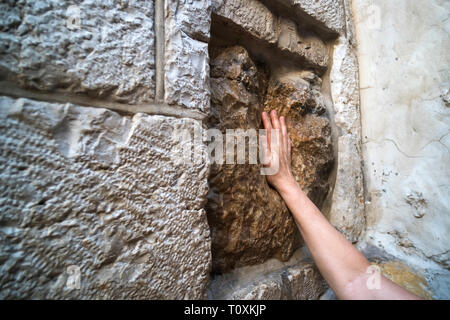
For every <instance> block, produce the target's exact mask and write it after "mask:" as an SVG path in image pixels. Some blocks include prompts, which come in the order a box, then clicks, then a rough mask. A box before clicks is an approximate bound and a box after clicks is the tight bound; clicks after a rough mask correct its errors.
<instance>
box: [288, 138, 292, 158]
mask: <svg viewBox="0 0 450 320" xmlns="http://www.w3.org/2000/svg"><path fill="white" fill-rule="evenodd" d="M291 149H292V142H291V138H289V135H288V156H289V160H290V159H291Z"/></svg>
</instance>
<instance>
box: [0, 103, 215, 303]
mask: <svg viewBox="0 0 450 320" xmlns="http://www.w3.org/2000/svg"><path fill="white" fill-rule="evenodd" d="M0 116H1V119H2V120H1V121H0V135H1V137H0V144H1V147H0V172H1V173H0V180H1V184H0V185H1V186H0V206H1V211H0V212H1V214H0V221H1V222H0V246H1V248H2V250H1V253H0V261H1V266H0V287H1V288H2V289H1V291H0V297H1V298H2V299H11V298H15V299H19V298H20V299H23V298H43V299H60V298H77V299H78V298H82V299H170V298H177V299H180V298H203V297H205V289H206V287H207V284H208V280H209V270H210V264H211V251H210V250H211V247H210V236H209V227H208V224H207V220H206V214H205V212H204V210H203V209H202V208H203V206H204V202H205V200H206V194H207V190H208V186H207V174H208V166H207V164H205V163H206V162H192V163H189V162H179V161H177V158H176V157H173V150H174V149H176V148H175V147H176V146H177V145H176V141H175V140H173V139H172V136H173V134H174V130H176V129H189V130H190V129H192V128H193V127H194V126H199V125H200V124H199V123H198V122H197V121H195V120H191V119H176V118H171V117H163V116H148V115H144V114H136V115H135V116H133V117H128V116H120V115H118V114H117V113H115V112H112V111H108V110H106V109H93V108H83V107H78V106H75V105H71V104H66V105H62V104H49V103H43V102H35V101H32V100H27V99H18V100H13V99H10V98H6V97H2V98H1V99H0ZM197 147H198V148H200V149H202V148H204V147H203V145H200V146H197ZM200 151H201V150H200ZM78 280H79V281H78Z"/></svg>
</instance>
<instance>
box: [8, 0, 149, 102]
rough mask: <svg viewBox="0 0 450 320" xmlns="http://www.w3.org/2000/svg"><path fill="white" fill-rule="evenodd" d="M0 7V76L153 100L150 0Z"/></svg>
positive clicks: (42, 86)
mask: <svg viewBox="0 0 450 320" xmlns="http://www.w3.org/2000/svg"><path fill="white" fill-rule="evenodd" d="M0 14H1V16H2V19H1V21H0V30H1V34H0V68H1V70H2V76H1V78H2V80H4V79H7V80H9V81H12V82H13V83H15V84H16V85H18V86H21V87H25V88H29V89H38V90H43V91H60V92H70V93H84V94H86V95H89V96H90V97H95V98H105V99H111V100H114V101H118V102H124V103H129V104H134V103H142V102H151V101H153V98H154V91H155V65H154V64H155V63H154V28H153V15H154V8H153V1H148V0H146V1H144V2H142V1H135V0H131V1H127V2H123V1H122V2H119V1H108V2H107V3H105V2H102V1H95V0H85V1H81V2H80V1H72V0H71V1H64V2H61V1H52V0H39V1H7V2H6V3H5V2H3V3H2V4H0Z"/></svg>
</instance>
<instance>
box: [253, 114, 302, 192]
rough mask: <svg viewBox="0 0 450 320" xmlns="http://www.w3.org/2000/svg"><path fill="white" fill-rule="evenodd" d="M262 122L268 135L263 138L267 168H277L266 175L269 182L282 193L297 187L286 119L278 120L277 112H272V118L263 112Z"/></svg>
mask: <svg viewBox="0 0 450 320" xmlns="http://www.w3.org/2000/svg"><path fill="white" fill-rule="evenodd" d="M261 117H262V121H263V124H264V129H266V131H267V135H266V136H265V137H262V142H263V143H262V145H263V148H264V154H265V164H264V165H265V167H266V168H267V167H269V168H275V170H274V172H270V173H268V174H267V175H266V178H267V181H268V182H269V183H270V184H271V185H272V186H273V187H274V188H275V189H277V190H278V192H280V193H282V192H283V191H284V190H286V189H288V188H290V187H292V186H293V185H297V182H296V181H295V178H294V176H293V174H292V170H291V140H290V139H289V134H288V132H287V127H286V118H285V117H280V118H278V115H277V112H276V111H275V110H272V111H271V112H270V118H269V115H268V114H267V112H263V113H262V115H261Z"/></svg>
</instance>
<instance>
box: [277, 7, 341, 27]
mask: <svg viewBox="0 0 450 320" xmlns="http://www.w3.org/2000/svg"><path fill="white" fill-rule="evenodd" d="M281 1H289V2H291V3H292V4H293V5H294V6H297V7H299V8H300V9H301V10H303V11H304V12H306V13H307V14H308V15H310V16H311V17H313V18H315V19H316V20H318V21H320V22H322V23H323V24H325V26H326V27H327V28H329V29H331V30H333V31H335V32H337V33H341V34H342V33H344V31H345V8H344V4H343V1H342V0H281Z"/></svg>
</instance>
